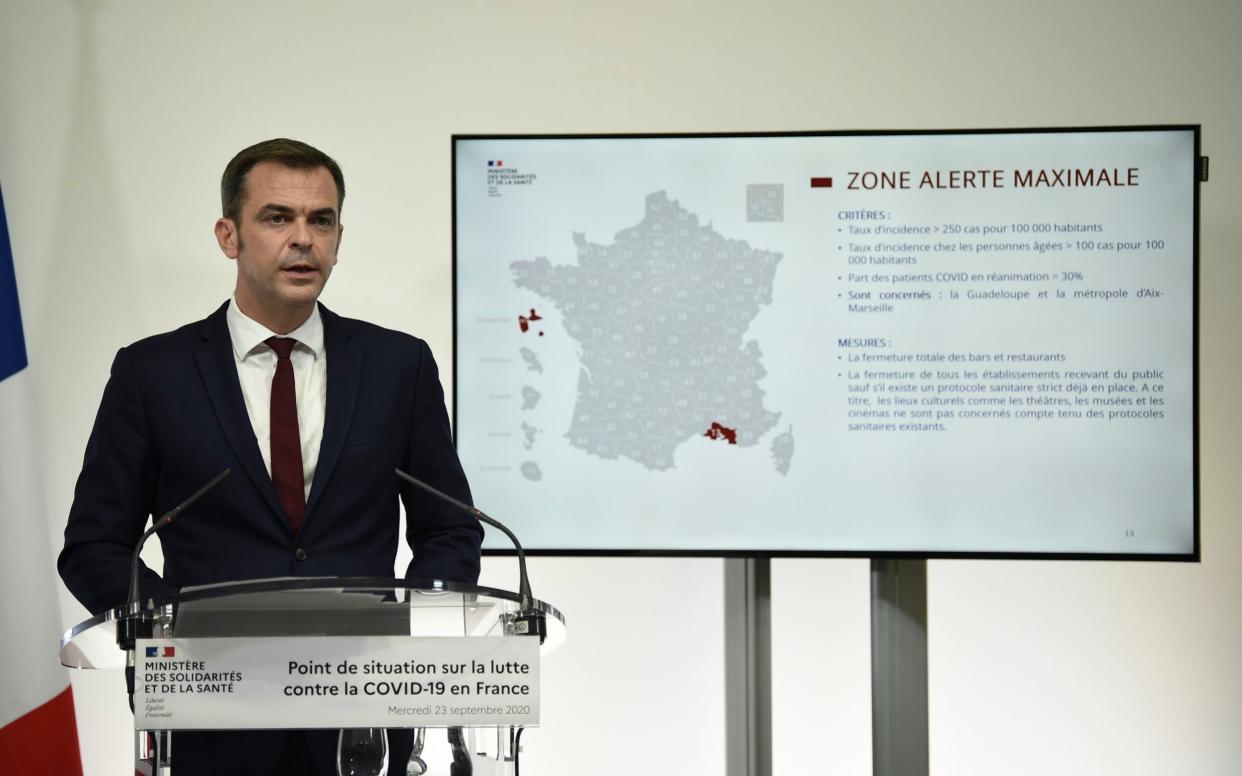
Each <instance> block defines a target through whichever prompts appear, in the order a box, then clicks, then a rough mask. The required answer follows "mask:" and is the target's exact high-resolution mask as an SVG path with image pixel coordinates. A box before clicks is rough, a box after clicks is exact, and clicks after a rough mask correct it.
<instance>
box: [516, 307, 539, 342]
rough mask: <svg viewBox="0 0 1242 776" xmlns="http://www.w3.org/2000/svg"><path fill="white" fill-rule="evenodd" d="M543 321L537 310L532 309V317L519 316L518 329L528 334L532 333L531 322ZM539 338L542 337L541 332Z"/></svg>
mask: <svg viewBox="0 0 1242 776" xmlns="http://www.w3.org/2000/svg"><path fill="white" fill-rule="evenodd" d="M542 320H543V316H542V315H540V314H539V313H537V312H535V308H533V307H532V308H530V315H519V316H518V327H519V328H520V329H521V330H522V332H523V333H526V332H527V331H530V322H531V321H542ZM539 336H540V337H542V336H543V332H539Z"/></svg>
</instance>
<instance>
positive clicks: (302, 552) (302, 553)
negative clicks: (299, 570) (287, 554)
mask: <svg viewBox="0 0 1242 776" xmlns="http://www.w3.org/2000/svg"><path fill="white" fill-rule="evenodd" d="M293 557H295V558H297V559H298V560H306V550H304V549H302V548H301V547H299V548H298V551H297V552H295V553H293Z"/></svg>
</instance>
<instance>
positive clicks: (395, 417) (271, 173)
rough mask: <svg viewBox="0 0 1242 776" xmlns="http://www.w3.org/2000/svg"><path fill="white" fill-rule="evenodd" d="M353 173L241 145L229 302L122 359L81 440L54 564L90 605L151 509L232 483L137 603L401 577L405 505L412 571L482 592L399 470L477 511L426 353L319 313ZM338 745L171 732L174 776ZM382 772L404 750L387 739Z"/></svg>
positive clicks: (231, 180)
mask: <svg viewBox="0 0 1242 776" xmlns="http://www.w3.org/2000/svg"><path fill="white" fill-rule="evenodd" d="M344 193H345V186H344V180H343V177H342V175H341V172H340V168H339V167H338V166H337V164H336V162H334V161H333V160H332V159H331V158H329V157H328V156H326V155H325V154H323V153H322V152H320V151H318V150H317V149H314V148H312V147H310V146H308V145H306V144H304V143H299V142H297V141H292V140H272V141H266V142H264V143H259V144H257V145H255V146H252V147H250V148H247V149H245V150H243V151H242V152H240V153H239V154H238V155H237V156H236V157H235V158H234V159H233V160H232V161H231V162H230V163H229V165H228V167H227V168H226V170H225V174H224V179H223V181H222V184H221V196H222V201H223V216H222V217H221V218H220V219H219V220H218V221H217V222H216V226H215V232H216V237H217V240H218V242H219V244H220V248H221V250H222V251H223V252H224V254H225V255H226V256H227V257H228V258H229V259H231V260H233V261H236V262H237V285H236V288H235V290H234V296H233V299H232V300H230V301H229V302H226V303H225V304H224V305H223V306H222V307H220V308H219V309H218V310H217V311H216V312H214V313H213V314H212V315H210V316H209V317H207V318H206V319H205V320H202V321H199V322H197V323H192V324H189V325H187V326H183V327H182V328H180V329H177V330H176V331H172V332H168V333H166V334H160V335H157V336H154V337H150V338H148V339H145V340H142V341H140V342H137V343H135V344H133V345H131V346H129V347H127V348H122V349H121V350H120V351H119V352H118V353H117V356H116V360H115V361H114V362H113V365H112V374H111V377H110V379H109V380H108V384H107V386H106V388H105V389H104V395H103V399H102V401H101V403H100V408H99V414H98V416H97V417H96V420H95V427H94V429H93V430H92V432H91V436H90V440H89V441H88V443H87V447H86V455H85V458H84V461H83V465H82V473H81V475H80V476H79V478H78V483H77V488H76V491H75V493H74V502H73V506H72V508H71V509H70V513H69V521H68V525H67V526H66V528H65V547H64V550H63V551H62V552H61V555H60V559H59V564H58V565H59V568H60V573H61V576H62V578H63V579H64V581H65V584H66V586H67V587H68V588H69V590H70V591H71V592H72V593H73V594H74V595H75V596H76V597H77V598H78V600H79V601H81V602H82V603H83V605H85V606H86V607H87V608H88V609H90V610H91V612H92V613H98V612H100V611H104V610H106V609H108V608H111V607H115V606H119V605H121V604H122V603H123V602H124V601H125V599H126V593H127V589H128V580H129V566H130V556H131V554H132V552H133V548H134V545H135V543H136V542H137V540H138V538H139V536H140V535H141V534H142V531H143V529H144V527H145V525H146V522H147V520H148V518H149V517H151V516H152V515H157V516H158V515H161V514H163V513H164V512H166V511H167V510H168V509H170V508H172V507H173V506H175V505H176V504H177V503H178V502H180V501H182V500H183V499H185V498H186V497H187V496H188V495H189V494H191V493H193V492H194V491H195V490H197V489H198V488H199V487H200V486H201V485H202V484H204V483H206V482H207V481H209V480H211V479H212V477H214V476H215V475H216V474H217V473H219V472H221V471H223V470H224V469H225V468H230V467H231V468H232V469H233V473H232V475H231V476H229V477H228V478H226V479H225V480H224V481H223V482H221V483H220V484H219V485H218V486H217V487H216V488H215V489H213V490H211V491H210V492H209V493H208V494H207V495H206V496H205V497H204V498H203V499H202V500H200V501H199V502H197V503H196V504H194V505H193V506H192V507H191V508H190V509H189V510H187V511H186V512H185V513H184V514H183V515H182V518H181V519H179V520H178V521H177V523H176V524H175V525H173V526H170V527H169V528H168V529H166V530H164V531H162V532H161V534H160V542H161V544H162V547H163V553H164V570H163V575H162V577H161V576H160V575H157V574H156V573H155V572H154V571H152V570H150V569H148V568H146V567H145V566H144V567H143V569H142V595H143V598H144V599H146V598H148V597H155V598H161V597H163V598H171V597H172V596H174V595H175V594H176V592H177V591H178V590H179V589H180V588H181V587H183V586H187V585H199V584H206V583H212V582H223V581H230V580H238V579H254V578H263V577H280V576H378V577H390V576H392V574H393V573H394V562H395V557H396V550H397V542H398V541H399V537H398V521H399V518H398V499H399V498H400V500H401V501H403V502H404V503H405V506H406V514H407V516H408V530H407V538H408V540H409V542H410V544H411V546H412V548H413V550H414V558H413V560H412V562H411V563H410V566H409V568H408V569H407V571H406V576H407V578H417V579H444V580H451V581H459V582H467V583H473V582H475V581H476V580H477V578H478V573H479V546H480V542H481V539H482V530H481V529H480V527H479V526H478V524H477V522H476V521H474V520H473V519H472V518H470V516H468V515H466V514H463V513H461V512H460V511H457V510H454V509H452V508H450V507H446V506H445V505H443V504H441V503H438V502H437V501H435V500H434V499H433V498H431V497H430V496H427V495H426V494H424V493H422V492H421V491H417V490H416V489H413V488H411V486H408V485H404V486H401V485H399V483H398V480H397V478H396V476H395V475H394V474H393V469H394V468H396V467H400V468H402V469H405V470H406V471H409V472H411V473H412V474H414V475H415V476H416V477H419V478H420V479H423V480H424V481H426V482H429V483H431V484H432V485H435V486H436V487H438V488H440V489H441V490H444V491H447V492H448V493H450V494H452V495H454V496H456V497H457V498H458V499H460V500H463V501H467V502H469V499H470V491H469V487H468V485H467V483H466V478H465V475H464V473H463V472H462V468H461V464H460V463H459V461H458V459H457V455H456V452H455V451H454V449H453V444H452V437H451V432H450V429H449V424H448V417H447V413H446V412H445V407H444V394H443V390H442V388H441V386H440V381H439V376H438V372H437V369H436V364H435V361H434V360H433V358H432V356H431V352H430V350H429V349H428V348H427V345H426V343H424V342H422V341H421V340H419V339H416V338H414V337H411V336H409V335H406V334H402V333H399V332H395V331H390V330H387V329H382V328H380V327H377V326H373V325H371V324H367V323H364V322H362V321H357V320H351V319H348V318H342V317H340V316H338V315H335V314H334V313H332V312H330V311H328V310H327V309H326V308H323V307H322V306H319V305H318V301H317V300H318V297H319V294H320V293H321V292H322V290H323V287H324V284H325V283H326V282H327V280H328V276H329V275H330V274H331V272H332V268H333V266H334V265H335V264H336V260H337V259H336V255H337V248H338V247H339V245H340V240H341V235H342V232H343V227H342V226H341V224H340V220H339V216H340V212H341V204H342V202H343V200H344ZM334 746H335V734H330V733H305V734H303V733H285V732H275V733H212V734H205V733H198V734H178V735H177V736H176V737H175V739H174V747H173V751H174V756H175V757H176V760H177V768H176V770H177V773H178V775H179V776H184V775H185V774H197V773H204V774H207V773H229V774H255V776H268V775H269V774H273V775H276V774H279V775H281V776H283V774H286V773H289V774H294V773H296V774H303V773H306V774H314V773H321V774H323V776H331V774H335V769H334V766H333V762H334V759H335V757H334V755H335V752H334ZM392 749H393V757H392V768H391V771H390V772H391V773H392V774H402V775H403V774H404V772H405V770H404V769H405V759H404V756H403V755H404V754H408V743H407V742H405V741H401V740H399V741H394V744H393V747H392Z"/></svg>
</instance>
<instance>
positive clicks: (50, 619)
mask: <svg viewBox="0 0 1242 776" xmlns="http://www.w3.org/2000/svg"><path fill="white" fill-rule="evenodd" d="M26 365H27V360H26V339H25V335H24V333H23V330H22V314H21V308H20V307H19V306H18V304H17V277H16V274H15V273H14V271H13V251H12V248H11V247H10V244H9V228H8V222H7V220H6V219H5V216H4V196H3V194H2V193H0V429H3V432H0V526H2V527H3V528H2V530H3V531H4V541H3V542H0V600H3V603H4V612H5V613H6V619H9V620H10V624H13V623H18V622H20V623H21V624H20V626H14V627H6V628H3V629H0V655H3V656H4V662H3V664H0V774H5V775H6V776H52V774H57V776H59V775H60V774H68V776H81V774H82V758H81V755H80V754H79V752H78V732H77V723H76V721H75V717H74V713H73V691H72V689H71V688H70V687H69V676H68V673H67V672H66V671H65V669H64V668H61V666H60V663H59V662H58V661H57V659H56V639H57V636H58V635H59V634H60V631H61V627H60V626H61V622H60V609H59V604H58V602H57V595H56V591H57V590H58V585H57V580H56V574H55V573H54V571H53V569H54V564H53V556H52V547H51V541H50V538H49V531H48V520H49V519H50V518H49V515H48V514H47V511H46V510H45V509H44V508H43V503H42V494H41V493H40V491H39V461H40V458H39V455H38V445H37V441H38V436H37V434H36V432H35V412H34V409H35V408H34V397H35V391H34V386H33V384H32V383H31V381H30V379H29V378H30V375H29V371H30V370H28V369H27V368H26Z"/></svg>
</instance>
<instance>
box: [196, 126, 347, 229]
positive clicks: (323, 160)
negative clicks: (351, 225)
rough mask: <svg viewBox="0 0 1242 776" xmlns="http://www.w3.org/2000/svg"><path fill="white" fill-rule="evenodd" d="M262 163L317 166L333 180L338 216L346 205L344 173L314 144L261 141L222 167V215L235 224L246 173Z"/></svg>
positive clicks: (297, 167) (243, 196) (300, 167)
mask: <svg viewBox="0 0 1242 776" xmlns="http://www.w3.org/2000/svg"><path fill="white" fill-rule="evenodd" d="M262 162H274V163H276V164H279V165H281V166H284V167H288V168H290V169H293V170H306V171H307V172H309V171H311V170H317V169H319V168H320V167H323V168H324V169H326V170H327V171H328V172H329V173H331V174H332V180H334V181H336V212H337V215H338V216H339V215H340V212H341V207H342V206H343V205H344V204H345V176H344V175H342V174H341V167H340V165H338V164H337V163H336V160H334V159H333V158H332V157H330V156H328V155H327V154H325V153H324V152H323V151H320V150H319V149H318V148H315V147H314V146H311V145H307V144H306V143H303V142H302V141H300V140H290V139H288V138H284V137H278V138H273V139H272V140H264V141H263V142H261V143H255V144H254V145H252V146H250V147H249V148H244V149H242V150H241V151H239V152H238V153H237V156H234V157H233V159H232V160H231V161H230V162H229V163H228V166H227V167H225V168H224V176H223V177H222V178H220V207H221V210H222V211H223V213H224V217H225V218H227V219H229V220H231V221H232V222H233V223H235V224H239V223H241V209H242V205H243V204H244V203H245V201H246V176H247V175H249V174H250V170H251V169H252V168H253V167H254V166H255V165H256V164H260V163H262Z"/></svg>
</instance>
